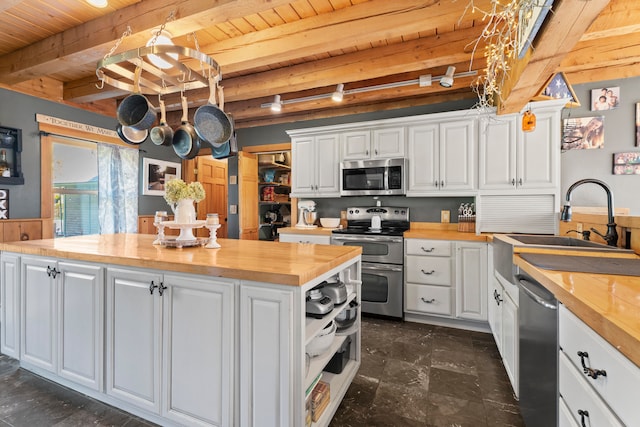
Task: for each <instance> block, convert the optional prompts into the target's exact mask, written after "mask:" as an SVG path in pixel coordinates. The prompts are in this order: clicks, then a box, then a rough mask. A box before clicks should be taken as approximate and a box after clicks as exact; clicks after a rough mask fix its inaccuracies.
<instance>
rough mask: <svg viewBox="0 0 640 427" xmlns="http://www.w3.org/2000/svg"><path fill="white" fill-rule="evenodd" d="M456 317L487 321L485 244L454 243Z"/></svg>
mask: <svg viewBox="0 0 640 427" xmlns="http://www.w3.org/2000/svg"><path fill="white" fill-rule="evenodd" d="M456 316H457V317H459V318H462V319H470V320H483V321H484V320H487V244H486V243H474V242H465V243H456Z"/></svg>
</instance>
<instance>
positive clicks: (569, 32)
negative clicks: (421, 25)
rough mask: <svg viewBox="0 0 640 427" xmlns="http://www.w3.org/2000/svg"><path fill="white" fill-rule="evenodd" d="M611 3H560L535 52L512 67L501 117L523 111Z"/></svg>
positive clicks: (606, 0)
mask: <svg viewBox="0 0 640 427" xmlns="http://www.w3.org/2000/svg"><path fill="white" fill-rule="evenodd" d="M608 3H609V0H590V1H588V2H585V1H584V0H562V1H556V2H555V4H554V7H553V11H552V12H553V13H550V14H549V15H548V18H547V19H548V22H546V23H545V25H544V26H543V28H542V31H541V33H540V34H539V35H538V37H537V38H536V41H535V49H533V50H530V51H529V53H528V54H527V56H526V57H525V58H524V59H522V60H520V61H518V62H517V63H516V64H514V66H513V67H512V70H511V72H510V75H509V76H508V79H507V82H506V84H505V85H504V86H503V88H502V102H500V105H499V106H498V113H499V114H507V113H515V112H518V111H520V110H521V109H522V108H524V106H525V105H526V104H527V102H529V100H530V99H531V98H533V97H534V96H535V95H536V94H537V93H538V91H539V90H540V88H541V87H542V85H544V83H545V82H546V81H547V79H548V78H549V77H550V76H551V75H552V74H553V73H554V72H555V71H556V70H557V68H558V66H559V65H560V62H561V61H562V59H563V58H564V57H565V56H566V55H567V53H569V51H570V50H571V49H572V48H573V47H574V46H575V45H576V43H577V42H578V41H579V40H580V38H581V37H582V35H583V34H584V33H585V32H586V30H587V28H589V26H590V25H591V24H592V23H593V22H594V20H595V19H596V17H597V16H598V14H599V13H600V11H601V10H602V9H603V8H604V7H605V6H606V5H607V4H608Z"/></svg>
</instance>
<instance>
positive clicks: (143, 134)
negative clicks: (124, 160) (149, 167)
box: [116, 123, 149, 145]
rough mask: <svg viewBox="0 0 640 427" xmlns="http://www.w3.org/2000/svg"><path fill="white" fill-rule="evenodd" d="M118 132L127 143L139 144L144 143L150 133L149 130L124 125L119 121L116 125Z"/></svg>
mask: <svg viewBox="0 0 640 427" xmlns="http://www.w3.org/2000/svg"><path fill="white" fill-rule="evenodd" d="M116 133H117V134H118V136H119V137H120V139H121V140H123V141H124V142H126V143H127V144H133V145H138V144H142V143H143V142H144V140H145V139H147V136H148V135H149V130H147V129H145V130H138V129H134V128H132V127H129V126H122V125H121V124H120V123H118V126H117V127H116Z"/></svg>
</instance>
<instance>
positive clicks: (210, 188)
mask: <svg viewBox="0 0 640 427" xmlns="http://www.w3.org/2000/svg"><path fill="white" fill-rule="evenodd" d="M227 169H228V167H227V160H226V159H225V160H216V159H214V158H212V157H209V156H198V157H196V171H197V172H196V178H197V180H198V181H200V183H201V184H202V186H203V187H204V191H205V192H206V194H207V197H205V199H204V200H203V201H202V202H200V203H198V218H199V219H205V218H206V217H207V214H208V213H217V214H218V216H219V217H220V228H218V232H217V236H218V237H225V238H226V237H227ZM197 235H198V236H202V237H208V236H209V230H207V229H206V228H201V229H199V230H198V234H197Z"/></svg>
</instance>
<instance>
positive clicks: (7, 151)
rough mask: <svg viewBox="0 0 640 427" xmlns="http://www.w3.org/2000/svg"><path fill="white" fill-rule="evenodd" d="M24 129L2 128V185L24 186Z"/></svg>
mask: <svg viewBox="0 0 640 427" xmlns="http://www.w3.org/2000/svg"><path fill="white" fill-rule="evenodd" d="M21 154H22V129H14V128H8V127H4V126H0V184H24V176H23V175H22V161H21Z"/></svg>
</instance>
